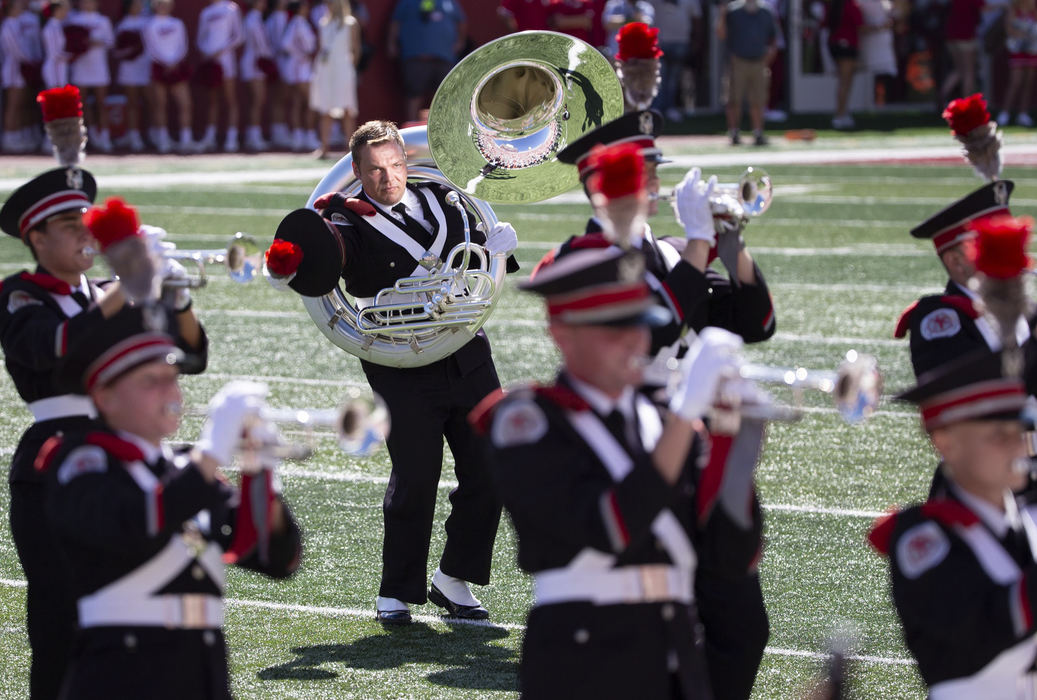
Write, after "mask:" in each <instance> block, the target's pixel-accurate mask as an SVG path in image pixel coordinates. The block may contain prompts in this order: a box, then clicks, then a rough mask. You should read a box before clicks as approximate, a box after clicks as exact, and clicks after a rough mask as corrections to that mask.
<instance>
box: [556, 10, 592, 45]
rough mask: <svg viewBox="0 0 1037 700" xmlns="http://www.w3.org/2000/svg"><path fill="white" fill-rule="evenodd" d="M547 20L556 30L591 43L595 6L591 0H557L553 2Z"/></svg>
mask: <svg viewBox="0 0 1037 700" xmlns="http://www.w3.org/2000/svg"><path fill="white" fill-rule="evenodd" d="M547 21H548V25H549V26H550V27H551V29H553V30H554V31H556V32H562V33H563V34H568V35H569V36H574V37H576V38H577V39H582V40H583V41H586V42H587V43H590V41H591V33H592V31H593V29H594V7H593V6H592V5H591V2H590V0H555V1H554V2H552V3H551V12H550V14H549V15H548V19H547Z"/></svg>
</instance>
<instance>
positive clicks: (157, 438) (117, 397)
mask: <svg viewBox="0 0 1037 700" xmlns="http://www.w3.org/2000/svg"><path fill="white" fill-rule="evenodd" d="M179 376H180V370H179V369H177V368H176V366H174V365H169V364H167V363H166V362H164V361H161V360H159V361H154V362H148V363H145V364H143V365H141V366H139V367H135V368H133V369H132V370H130V371H129V372H127V373H126V374H124V375H122V376H121V377H118V378H117V379H116V380H115V381H114V382H112V383H111V384H107V385H105V386H103V387H101V388H99V389H94V390H93V391H92V392H91V394H90V397H91V398H92V399H93V400H94V404H96V406H97V410H98V411H99V412H100V413H101V415H102V416H104V419H105V422H106V423H107V424H108V425H109V426H110V427H112V428H114V429H116V430H125V431H126V432H128V433H133V434H134V435H136V436H138V437H140V438H143V439H144V440H147V441H148V442H150V443H152V444H154V445H158V444H159V443H160V442H161V441H162V439H163V438H167V437H169V436H170V435H172V434H173V433H175V432H176V429H177V427H179V425H180V412H181V403H182V401H183V396H182V395H181V394H180V386H179V385H178V384H177V378H178V377H179Z"/></svg>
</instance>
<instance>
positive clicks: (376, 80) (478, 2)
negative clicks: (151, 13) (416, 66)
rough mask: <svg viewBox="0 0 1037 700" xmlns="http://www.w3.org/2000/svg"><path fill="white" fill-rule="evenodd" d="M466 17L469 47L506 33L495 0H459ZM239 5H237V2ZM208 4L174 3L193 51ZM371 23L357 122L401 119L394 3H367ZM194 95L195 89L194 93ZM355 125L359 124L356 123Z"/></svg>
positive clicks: (199, 114)
mask: <svg viewBox="0 0 1037 700" xmlns="http://www.w3.org/2000/svg"><path fill="white" fill-rule="evenodd" d="M459 2H460V4H461V7H463V8H464V11H465V14H466V15H467V17H468V35H469V39H470V41H471V42H472V43H471V45H472V46H479V45H480V44H484V43H486V42H487V41H489V40H491V39H495V38H497V37H499V36H501V35H502V34H504V32H505V28H504V25H503V23H501V21H500V20H499V19H498V18H497V2H496V0H459ZM239 4H240V3H239ZM100 5H101V7H100V10H101V12H104V13H106V14H107V15H108V17H110V18H111V19H112V24H113V25H114V24H115V23H116V22H117V21H118V18H119V16H120V2H119V0H100ZM206 5H208V2H206V1H205V0H177V2H176V5H175V6H174V10H173V11H174V13H175V14H176V16H177V17H179V18H180V19H181V20H183V21H184V23H185V24H186V25H187V32H188V36H189V37H190V39H191V43H192V50H193V47H194V39H195V36H196V28H197V24H198V15H199V13H200V12H201V11H202V8H203V7H205V6H206ZM365 5H366V6H367V9H368V12H369V13H370V15H371V21H370V23H369V24H368V26H367V29H366V30H365V34H366V38H367V41H368V42H369V43H371V44H373V45H374V46H375V47H376V52H375V55H374V58H373V59H372V60H371V63H370V65H369V66H368V67H367V70H365V71H364V73H363V75H361V76H360V82H359V89H358V92H359V94H358V98H359V105H360V117H359V122H363V121H366V120H368V119H394V120H400V119H402V118H403V96H402V95H401V94H400V92H399V89H398V87H397V86H398V85H399V84H400V76H399V68H398V66H397V64H396V63H395V62H394V61H390V60H389V59H388V58H386V56H385V37H386V35H387V33H388V31H389V19H390V17H391V16H392V10H393V8H394V7H395V5H396V3H395V2H394V1H393V0H366V1H365ZM196 96H197V90H196ZM199 102H200V100H198V99H197V98H196V100H195V103H196V104H195V124H196V125H198V124H201V123H202V122H203V121H204V119H203V115H204V112H203V111H202V109H201V108H202V107H203V106H204V105H201V104H198V103H199ZM359 122H358V123H359Z"/></svg>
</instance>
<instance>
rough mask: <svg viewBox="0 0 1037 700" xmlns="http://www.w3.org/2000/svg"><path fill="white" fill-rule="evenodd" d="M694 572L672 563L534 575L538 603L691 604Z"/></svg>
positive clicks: (566, 569) (567, 570)
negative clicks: (667, 602)
mask: <svg viewBox="0 0 1037 700" xmlns="http://www.w3.org/2000/svg"><path fill="white" fill-rule="evenodd" d="M693 585H694V584H693V581H692V572H691V570H689V569H679V568H677V567H676V566H671V565H669V564H644V565H641V566H624V567H620V568H617V569H575V570H574V569H570V568H562V569H551V570H548V571H540V572H538V573H536V574H534V575H533V595H534V600H535V601H536V602H535V603H534V604H535V605H552V604H555V603H574V602H578V601H583V602H589V603H594V604H595V605H616V604H624V603H660V602H666V601H669V602H675V603H685V604H688V603H691V601H692V600H693V599H694V594H693V592H692V590H693Z"/></svg>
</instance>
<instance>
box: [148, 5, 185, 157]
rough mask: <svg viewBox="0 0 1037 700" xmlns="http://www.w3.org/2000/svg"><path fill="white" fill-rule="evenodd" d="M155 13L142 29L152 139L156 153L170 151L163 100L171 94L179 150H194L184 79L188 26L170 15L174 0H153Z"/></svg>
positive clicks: (171, 144)
mask: <svg viewBox="0 0 1037 700" xmlns="http://www.w3.org/2000/svg"><path fill="white" fill-rule="evenodd" d="M152 10H154V12H155V14H154V15H153V16H152V18H151V21H150V22H149V23H148V26H147V27H146V28H145V29H144V51H145V52H146V53H147V54H148V56H149V57H150V58H151V99H152V107H153V109H152V110H151V120H152V123H153V126H152V128H151V129H150V130H149V135H150V137H151V142H152V143H153V144H154V145H155V148H156V149H158V152H159V153H169V152H170V151H171V150H173V142H172V139H171V138H170V136H169V128H168V127H167V117H166V111H167V110H166V100H167V96H168V95H172V96H173V99H174V100H176V104H177V115H178V116H179V119H178V120H177V121H178V122H179V125H180V141H179V143H178V144H177V147H178V149H179V150H180V152H181V153H194V152H196V151H197V150H198V145H197V144H196V143H195V142H194V136H193V134H192V133H191V118H192V114H191V91H190V86H189V85H188V84H187V79H188V78H189V77H190V75H191V71H190V69H189V67H188V65H187V62H186V58H187V48H188V44H187V29H186V28H185V27H184V23H183V22H182V21H181V20H180V19H178V18H176V17H174V16H173V0H155V2H154V3H153V4H152Z"/></svg>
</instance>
